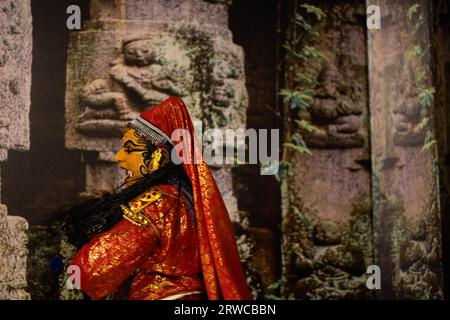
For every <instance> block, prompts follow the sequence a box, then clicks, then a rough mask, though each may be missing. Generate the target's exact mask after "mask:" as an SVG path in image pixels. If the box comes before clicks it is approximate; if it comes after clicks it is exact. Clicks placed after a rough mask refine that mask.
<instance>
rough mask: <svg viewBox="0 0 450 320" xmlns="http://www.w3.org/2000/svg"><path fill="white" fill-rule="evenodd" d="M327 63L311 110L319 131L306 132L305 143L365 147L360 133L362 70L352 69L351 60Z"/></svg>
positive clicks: (332, 146)
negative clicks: (360, 80) (359, 80)
mask: <svg viewBox="0 0 450 320" xmlns="http://www.w3.org/2000/svg"><path fill="white" fill-rule="evenodd" d="M339 60H340V61H339V62H337V63H334V62H330V63H327V64H326V65H325V66H324V67H323V69H322V70H321V71H320V75H319V79H318V81H319V84H318V86H317V87H316V89H315V94H314V100H313V102H312V104H311V107H310V109H309V117H308V118H309V120H310V121H312V123H313V124H314V125H315V126H316V128H317V129H316V131H315V132H313V133H311V134H309V133H305V134H304V136H305V142H306V143H307V145H308V146H311V147H315V148H358V147H362V146H364V136H363V135H362V134H361V127H362V120H363V119H362V113H363V108H364V107H365V106H364V105H363V104H361V101H363V96H362V95H363V93H364V89H363V86H364V82H363V81H362V82H358V81H354V79H355V78H359V79H361V77H362V76H363V75H364V70H363V69H362V67H360V68H358V66H354V65H353V66H352V65H351V63H350V59H349V57H344V56H341V57H340V59H339Z"/></svg>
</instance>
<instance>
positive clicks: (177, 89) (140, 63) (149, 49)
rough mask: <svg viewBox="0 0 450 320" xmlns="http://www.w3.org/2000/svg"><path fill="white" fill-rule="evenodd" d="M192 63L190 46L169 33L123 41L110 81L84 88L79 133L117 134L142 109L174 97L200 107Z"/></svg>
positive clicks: (112, 63) (103, 80) (97, 80)
mask: <svg viewBox="0 0 450 320" xmlns="http://www.w3.org/2000/svg"><path fill="white" fill-rule="evenodd" d="M191 64H192V61H191V56H190V55H189V53H188V52H187V51H186V49H185V48H183V47H182V44H180V43H179V42H177V41H176V39H175V38H173V37H171V36H169V35H147V36H140V37H134V38H132V39H128V40H125V41H124V42H123V45H122V52H121V55H120V56H119V57H118V58H117V59H116V60H114V61H112V62H111V64H110V65H111V67H110V69H109V75H110V79H108V80H106V79H101V78H100V79H94V80H92V81H90V82H89V83H87V84H86V85H85V86H84V87H83V88H82V90H81V92H80V102H81V106H82V107H85V110H84V113H83V114H82V115H80V117H79V123H78V125H77V129H78V131H79V132H81V133H83V134H87V135H89V134H91V135H94V136H95V135H98V134H101V133H103V134H104V135H111V136H116V135H117V134H119V133H120V132H121V130H122V129H123V128H124V127H125V125H126V123H127V121H128V120H130V119H132V118H134V117H136V115H137V114H138V112H139V111H142V110H145V109H146V108H148V107H149V106H152V105H156V104H158V103H160V102H162V101H163V100H165V99H166V98H168V97H169V96H171V95H177V96H179V97H181V98H182V99H183V100H184V101H185V102H186V104H187V105H188V106H191V107H192V106H196V105H198V104H199V101H198V99H199V93H198V92H196V90H195V82H194V75H193V70H192V65H191ZM114 88H116V89H114ZM191 110H192V108H191ZM118 131H119V132H118Z"/></svg>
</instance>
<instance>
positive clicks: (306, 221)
mask: <svg viewBox="0 0 450 320" xmlns="http://www.w3.org/2000/svg"><path fill="white" fill-rule="evenodd" d="M292 210H293V211H294V214H295V215H296V216H297V217H298V219H299V220H300V222H301V223H302V224H304V225H305V226H310V225H311V224H312V222H311V220H310V219H309V218H308V217H307V216H306V215H305V214H304V213H303V212H301V211H300V210H299V209H298V208H297V207H292Z"/></svg>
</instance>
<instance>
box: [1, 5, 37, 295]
mask: <svg viewBox="0 0 450 320" xmlns="http://www.w3.org/2000/svg"><path fill="white" fill-rule="evenodd" d="M31 29H32V25H31V7H30V2H29V1H13V0H11V1H10V0H6V1H1V2H0V74H1V77H0V165H1V163H2V162H4V161H6V160H7V155H8V154H7V153H8V149H16V150H27V149H28V148H29V146H30V139H29V119H28V115H29V110H30V90H31V46H32V33H31ZM0 180H1V175H0ZM0 184H1V182H0ZM0 190H1V189H0ZM0 195H1V194H0ZM6 209H7V208H6V206H4V205H2V204H0V257H1V258H0V299H29V294H28V293H27V292H26V291H25V289H26V285H27V282H26V256H27V249H26V242H27V237H26V234H25V231H26V230H27V227H28V224H27V222H26V221H25V220H24V219H23V218H19V217H7V210H6Z"/></svg>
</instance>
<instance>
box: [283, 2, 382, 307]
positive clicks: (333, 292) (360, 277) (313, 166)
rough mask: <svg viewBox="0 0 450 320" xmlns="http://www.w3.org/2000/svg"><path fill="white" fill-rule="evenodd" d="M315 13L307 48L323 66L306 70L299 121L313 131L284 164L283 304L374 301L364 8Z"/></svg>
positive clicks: (332, 7) (326, 8)
mask: <svg viewBox="0 0 450 320" xmlns="http://www.w3.org/2000/svg"><path fill="white" fill-rule="evenodd" d="M320 6H321V8H322V10H324V11H325V13H326V15H327V16H326V19H325V21H323V22H322V23H321V24H320V25H318V26H317V28H318V31H319V32H320V34H321V36H320V37H319V38H318V39H315V38H313V39H308V40H309V42H306V43H307V45H312V46H314V47H315V48H317V49H318V50H320V51H322V53H324V55H325V56H326V58H327V61H321V62H317V61H313V62H312V63H310V64H309V65H308V66H304V68H308V69H310V70H309V71H311V70H312V71H313V72H311V73H313V74H316V75H317V76H318V78H317V85H316V87H315V88H314V90H313V92H312V96H313V101H312V103H311V105H310V107H309V109H308V112H300V113H299V116H300V118H302V119H305V120H308V121H310V122H311V123H312V124H313V125H314V126H315V127H316V130H315V131H314V132H312V133H309V132H307V131H306V130H305V131H302V132H301V134H302V137H303V139H304V141H305V143H306V145H307V146H308V148H309V149H310V151H311V153H312V154H311V155H308V156H304V155H299V154H298V153H294V152H292V153H291V152H289V153H288V156H287V159H288V161H289V162H290V163H292V164H293V169H294V173H295V178H289V180H288V182H287V185H288V188H289V190H288V194H287V195H285V196H286V199H287V200H288V201H287V203H286V204H285V205H286V206H285V208H287V209H285V210H287V212H286V213H285V216H286V218H285V219H284V221H283V230H282V233H283V237H284V239H283V248H284V258H285V263H284V268H285V269H284V274H285V277H286V278H287V279H286V280H287V283H288V284H287V285H286V287H285V294H284V296H285V297H290V298H295V299H372V298H373V296H374V294H373V292H371V291H370V290H368V289H367V287H366V280H367V278H366V268H367V266H369V265H371V264H373V253H372V248H373V247H372V227H371V226H372V222H371V197H370V196H371V194H370V166H369V165H368V164H369V163H370V157H369V150H368V146H369V144H368V104H367V95H368V94H367V93H368V84H367V62H366V39H365V36H364V35H365V32H366V27H365V20H364V19H365V18H363V17H365V4H364V2H363V1H361V3H359V4H358V5H355V4H352V5H346V4H330V3H325V2H322V3H321V4H320ZM288 67H289V66H288ZM299 190H301V191H299Z"/></svg>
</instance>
